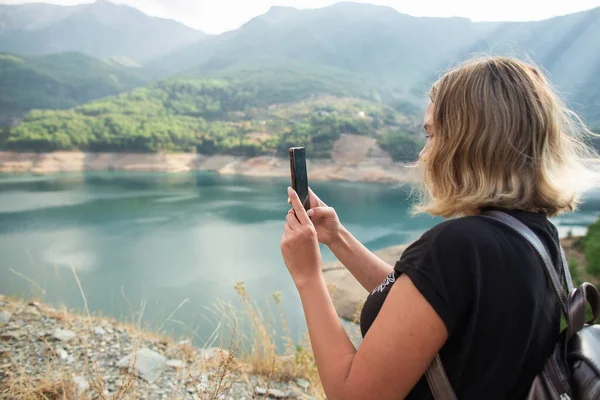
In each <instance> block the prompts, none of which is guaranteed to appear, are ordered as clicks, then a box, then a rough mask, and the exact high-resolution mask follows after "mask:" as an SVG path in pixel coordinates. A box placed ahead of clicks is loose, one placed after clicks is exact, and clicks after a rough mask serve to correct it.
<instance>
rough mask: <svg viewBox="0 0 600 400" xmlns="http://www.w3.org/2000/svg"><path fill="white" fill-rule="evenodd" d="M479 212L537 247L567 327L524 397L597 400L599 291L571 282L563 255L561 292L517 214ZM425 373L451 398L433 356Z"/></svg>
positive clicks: (439, 394) (542, 251)
mask: <svg viewBox="0 0 600 400" xmlns="http://www.w3.org/2000/svg"><path fill="white" fill-rule="evenodd" d="M480 215H482V216H484V217H486V218H491V219H494V220H496V221H499V222H501V223H503V224H505V225H507V226H509V227H510V228H512V229H513V230H515V231H517V232H518V233H519V234H521V235H522V236H523V237H524V238H525V239H526V240H527V241H528V242H529V243H530V244H531V245H532V246H533V248H534V249H535V250H536V251H537V252H538V254H539V256H540V257H541V259H542V261H543V264H544V269H545V270H546V275H547V277H548V279H549V281H550V284H551V285H552V288H553V290H554V292H555V293H556V295H557V296H558V299H559V301H560V306H561V310H562V314H563V315H564V316H565V318H566V322H567V327H566V328H565V329H564V330H563V331H562V332H561V335H560V340H559V342H558V343H557V344H556V347H555V348H554V351H553V353H552V355H551V356H550V358H549V359H548V360H547V361H546V364H545V365H544V368H543V369H542V371H541V372H540V373H539V374H538V375H537V376H536V377H535V379H534V380H533V383H532V385H531V389H530V390H529V394H528V396H527V400H550V399H558V400H571V399H573V400H575V399H579V400H598V399H600V325H593V323H594V321H595V320H596V318H597V317H598V313H599V312H600V302H599V299H600V296H599V294H598V290H597V289H596V287H595V286H594V285H592V284H591V283H588V282H585V283H583V284H582V285H581V286H579V287H578V288H574V287H573V281H572V280H571V274H570V272H569V267H568V265H567V260H566V258H565V254H564V252H563V250H562V248H560V251H561V258H562V268H561V269H562V278H563V280H564V283H565V285H566V287H567V293H565V291H564V288H563V285H562V283H561V278H559V276H558V273H557V271H556V269H555V267H554V266H553V264H552V261H551V260H552V259H551V257H550V254H549V253H548V250H547V249H546V247H545V246H544V244H543V243H542V242H541V240H540V239H539V238H538V237H537V236H536V235H535V233H534V232H533V231H532V230H531V229H529V227H527V226H526V225H525V224H523V223H522V222H521V221H519V220H518V219H516V218H514V217H512V216H510V215H508V214H506V213H503V212H500V211H485V212H483V213H481V214H480ZM586 304H589V305H590V307H591V310H592V315H591V318H590V319H589V320H587V321H586V319H585V306H586ZM425 376H426V378H427V382H428V384H429V388H430V390H431V393H432V394H433V397H434V399H436V400H456V399H457V397H456V395H455V393H454V391H453V389H452V386H451V385H450V381H449V380H448V377H447V375H446V372H445V370H444V367H443V365H442V362H441V360H440V357H439V355H436V357H435V358H434V359H433V361H432V362H431V365H430V366H429V368H428V369H427V371H426V373H425Z"/></svg>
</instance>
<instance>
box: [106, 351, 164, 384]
mask: <svg viewBox="0 0 600 400" xmlns="http://www.w3.org/2000/svg"><path fill="white" fill-rule="evenodd" d="M132 357H133V360H132ZM130 361H131V362H130ZM133 361H135V367H134V368H135V373H136V375H137V376H139V377H140V378H142V379H143V380H145V381H146V382H154V381H155V380H157V379H158V378H159V377H160V375H161V374H162V373H163V371H164V370H165V369H166V367H167V358H166V357H165V356H162V355H160V354H158V353H157V352H155V351H152V350H150V349H148V348H142V349H140V350H138V351H137V353H132V354H130V355H128V356H127V357H124V358H122V359H121V360H120V361H119V362H118V363H117V367H119V368H129V367H131V365H130V364H131V363H133Z"/></svg>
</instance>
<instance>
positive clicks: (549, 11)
mask: <svg viewBox="0 0 600 400" xmlns="http://www.w3.org/2000/svg"><path fill="white" fill-rule="evenodd" d="M110 1H112V2H113V3H121V4H129V5H131V6H134V7H136V8H138V9H140V10H142V11H143V12H145V13H146V14H149V15H154V16H158V17H164V18H170V19H174V20H177V21H180V22H182V23H184V24H186V25H188V26H191V27H193V28H196V29H200V30H202V31H204V32H206V33H213V34H216V33H221V32H224V31H227V30H231V29H236V28H238V27H239V26H240V25H242V24H244V23H245V22H247V21H248V20H249V19H251V18H252V17H255V16H257V15H260V14H263V13H265V12H267V11H268V10H269V8H270V7H271V6H273V5H278V6H291V7H296V8H318V7H324V6H327V5H330V4H333V3H336V2H337V1H335V0H110ZM34 2H48V3H55V4H62V5H71V4H79V3H90V2H93V1H91V0H46V1H44V0H0V4H14V3H34ZM357 2H361V3H372V4H380V5H386V6H389V7H393V8H395V9H396V10H398V11H399V12H401V13H405V14H410V15H414V16H431V17H452V16H459V17H466V18H470V19H471V20H473V21H530V20H540V19H545V18H550V17H554V16H557V15H564V14H569V13H573V12H577V11H583V10H588V9H590V8H594V7H598V6H600V0H546V1H544V0H494V1H486V0H419V1H417V0H373V1H361V0H357Z"/></svg>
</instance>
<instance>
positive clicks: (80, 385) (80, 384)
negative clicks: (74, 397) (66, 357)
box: [73, 375, 90, 396]
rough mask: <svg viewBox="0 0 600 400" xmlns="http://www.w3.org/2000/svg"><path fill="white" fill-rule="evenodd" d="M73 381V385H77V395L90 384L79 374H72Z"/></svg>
mask: <svg viewBox="0 0 600 400" xmlns="http://www.w3.org/2000/svg"><path fill="white" fill-rule="evenodd" d="M73 383H75V386H76V387H77V394H78V395H79V396H81V395H83V394H84V393H85V392H87V390H88V389H89V387H90V384H89V383H88V381H87V380H86V379H85V378H84V377H83V376H79V375H74V376H73Z"/></svg>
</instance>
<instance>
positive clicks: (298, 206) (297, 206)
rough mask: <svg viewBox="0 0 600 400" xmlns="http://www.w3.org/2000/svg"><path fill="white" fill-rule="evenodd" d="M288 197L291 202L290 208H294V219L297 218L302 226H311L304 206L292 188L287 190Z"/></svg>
mask: <svg viewBox="0 0 600 400" xmlns="http://www.w3.org/2000/svg"><path fill="white" fill-rule="evenodd" d="M288 196H290V200H291V201H292V206H293V207H294V211H295V213H296V218H298V221H300V223H301V224H302V225H305V224H306V225H309V224H311V222H310V218H308V215H307V214H306V210H305V209H304V206H303V205H302V202H301V201H300V198H299V197H298V194H297V193H296V192H295V191H294V190H293V189H292V188H288Z"/></svg>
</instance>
